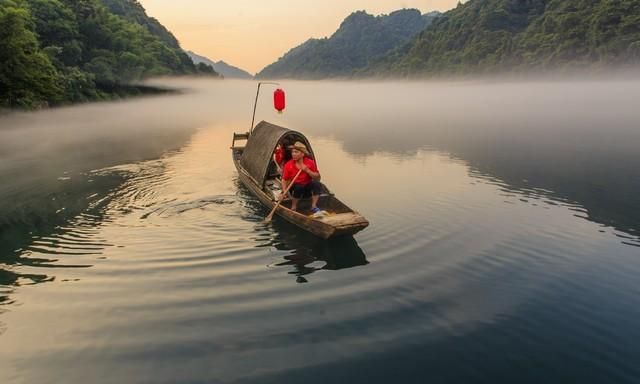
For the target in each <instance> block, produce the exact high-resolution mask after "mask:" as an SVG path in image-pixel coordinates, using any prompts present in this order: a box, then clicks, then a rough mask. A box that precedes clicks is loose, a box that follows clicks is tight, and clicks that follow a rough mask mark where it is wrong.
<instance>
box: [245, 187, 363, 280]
mask: <svg viewBox="0 0 640 384" xmlns="http://www.w3.org/2000/svg"><path fill="white" fill-rule="evenodd" d="M235 184H236V188H237V193H238V197H239V201H241V202H242V204H243V206H244V208H245V211H244V212H243V213H242V214H241V216H242V217H243V219H244V220H248V221H253V222H254V223H255V224H256V226H255V230H256V233H257V234H258V236H256V237H255V241H256V242H257V243H258V244H257V245H256V247H268V248H275V249H276V250H278V251H288V253H287V254H286V255H285V256H283V258H284V260H283V261H280V262H277V263H274V264H270V266H271V267H290V269H289V271H288V272H287V273H288V274H290V275H293V276H295V278H296V282H298V283H306V282H308V280H307V278H308V275H310V274H312V273H313V272H316V271H319V270H339V269H345V268H352V267H358V266H363V265H367V264H369V262H368V261H367V258H366V255H365V254H364V252H363V251H362V249H361V248H360V246H359V245H358V242H357V241H356V240H355V239H354V238H353V236H340V237H335V238H331V239H328V240H324V239H321V238H319V237H317V236H314V235H312V234H310V233H309V232H306V231H304V230H301V229H300V228H298V227H296V226H295V225H293V224H291V223H289V222H287V221H285V220H284V219H282V218H280V217H275V218H274V219H273V220H272V221H271V222H270V223H268V224H266V223H264V218H265V217H266V216H267V214H268V212H267V210H266V208H265V207H264V206H263V205H262V204H261V203H260V201H258V199H257V198H256V197H255V196H253V194H251V192H250V191H249V190H248V189H247V188H246V187H245V186H244V185H242V183H240V181H239V180H237V179H236V181H235Z"/></svg>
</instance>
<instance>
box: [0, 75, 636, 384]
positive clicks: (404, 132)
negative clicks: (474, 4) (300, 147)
mask: <svg viewBox="0 0 640 384" xmlns="http://www.w3.org/2000/svg"><path fill="white" fill-rule="evenodd" d="M150 83H151V84H158V85H162V86H169V87H175V88H179V89H181V90H182V93H180V94H169V95H162V96H154V97H148V98H138V99H130V100H125V101H121V102H112V103H98V104H87V105H79V106H72V107H66V108H60V109H52V110H43V111H38V112H33V113H11V114H9V115H4V116H0V177H1V178H2V180H3V182H2V183H1V184H0V382H3V383H14V382H15V383H18V382H19V383H31V382H60V381H64V382H68V383H84V382H96V383H122V382H154V383H165V382H166V383H170V382H189V383H192V382H193V383H195V382H221V383H235V382H248V383H271V382H273V383H276V382H277V383H281V382H304V383H314V382H317V383H326V382H350V383H360V382H362V383H365V382H366V383H388V382H394V381H395V382H405V383H406V382H415V383H422V382H432V381H435V382H451V383H468V382H486V383H494V382H496V380H497V379H501V380H503V381H508V382H520V383H539V382H581V383H599V382H621V383H622V382H624V383H634V382H637V381H638V380H640V368H638V367H640V364H638V362H639V361H640V347H639V346H640V332H639V331H638V327H637V324H636V323H637V319H638V318H639V317H640V282H639V280H638V279H637V276H638V273H640V258H639V257H638V256H640V199H638V196H640V151H639V150H638V147H639V146H640V126H639V122H640V108H638V102H637V100H640V77H629V78H617V79H608V80H602V79H588V80H576V79H572V80H570V81H569V80H565V81H562V80H557V79H556V80H553V81H551V80H540V79H538V80H531V81H496V80H475V81H472V80H466V81H425V82H337V81H336V82H332V81H323V82H303V81H281V82H280V87H282V88H283V89H284V90H285V92H286V95H287V108H286V110H285V112H284V113H283V114H277V113H276V112H275V111H273V108H272V104H271V97H272V91H273V89H274V88H275V87H273V86H267V85H265V86H263V88H262V92H261V96H260V99H259V103H258V108H257V112H256V123H257V122H259V121H261V120H267V121H269V122H272V123H275V124H279V125H282V126H285V127H288V128H291V129H295V130H297V131H300V132H302V133H303V134H305V135H306V136H307V137H308V138H309V140H310V142H311V144H312V146H313V150H314V153H315V154H316V156H317V161H318V165H319V169H320V171H321V173H322V180H323V181H324V182H325V183H326V184H327V185H328V186H329V188H330V189H331V190H332V192H334V193H335V194H336V195H337V196H338V197H339V198H340V199H341V200H344V201H345V203H347V204H348V205H349V206H350V207H352V208H353V209H355V210H357V211H359V212H360V213H362V214H363V215H364V216H365V217H367V219H369V221H370V222H371V226H370V227H369V228H367V229H366V230H364V231H363V232H361V233H359V234H357V235H356V236H355V237H353V238H345V239H339V240H336V241H329V242H327V241H323V240H319V239H317V238H315V237H313V236H312V235H309V234H307V233H305V232H303V231H301V230H300V229H298V228H295V227H293V226H291V225H289V224H288V223H286V222H283V221H282V220H280V219H278V218H276V219H274V221H273V222H272V223H271V224H265V223H264V222H263V219H264V217H265V216H266V214H267V213H268V212H267V211H266V209H265V208H264V207H262V206H261V204H260V203H259V201H258V200H257V199H256V198H255V197H253V196H252V195H251V193H250V192H249V191H248V190H247V189H246V188H244V187H243V186H242V185H241V184H240V182H239V181H238V178H237V172H236V170H235V168H234V166H233V163H232V160H231V154H230V150H229V146H230V144H231V138H232V133H233V132H245V131H247V130H249V128H250V123H251V113H252V111H253V101H254V98H255V91H256V83H255V82H250V81H231V80H224V81H214V80H203V79H160V80H155V81H152V82H150Z"/></svg>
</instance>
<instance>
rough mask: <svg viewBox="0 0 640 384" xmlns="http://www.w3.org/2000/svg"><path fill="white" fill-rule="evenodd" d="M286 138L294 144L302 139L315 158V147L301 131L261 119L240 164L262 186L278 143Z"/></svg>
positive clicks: (253, 131) (246, 146)
mask: <svg viewBox="0 0 640 384" xmlns="http://www.w3.org/2000/svg"><path fill="white" fill-rule="evenodd" d="M284 138H287V141H289V142H291V144H293V141H300V142H302V143H304V144H305V145H306V146H307V149H308V150H309V153H310V155H311V158H313V159H314V160H315V156H314V154H313V149H312V148H311V145H310V144H309V140H307V138H306V137H305V136H304V135H303V134H302V133H300V132H297V131H293V130H291V129H288V128H284V127H281V126H278V125H275V124H271V123H268V122H266V121H261V122H260V123H258V125H256V126H255V128H254V129H253V130H252V131H251V135H250V136H249V139H248V140H247V144H246V145H245V148H244V151H243V153H242V159H241V160H240V165H241V166H242V168H244V169H245V170H246V171H247V173H249V175H250V176H251V177H252V178H253V180H254V181H255V182H256V183H257V184H258V185H259V186H260V187H261V188H262V187H263V186H264V182H265V180H266V179H267V177H268V174H267V173H268V172H269V164H270V163H271V160H272V158H273V152H274V151H275V149H276V146H277V145H278V143H280V142H282V140H283V139H284Z"/></svg>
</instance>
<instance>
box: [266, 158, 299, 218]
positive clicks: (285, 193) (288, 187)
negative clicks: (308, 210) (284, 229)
mask: <svg viewBox="0 0 640 384" xmlns="http://www.w3.org/2000/svg"><path fill="white" fill-rule="evenodd" d="M300 172H302V169H298V173H296V175H295V176H294V177H293V180H291V182H290V183H289V185H287V188H286V189H285V190H284V192H282V195H280V198H279V199H278V203H277V204H276V206H275V207H273V209H272V210H271V212H269V215H268V216H267V218H266V219H264V222H265V223H268V222H270V221H271V219H272V218H273V214H274V213H276V209H278V207H279V206H280V203H282V200H284V197H285V196H286V195H287V192H289V189H291V186H292V185H293V183H294V182H295V181H296V179H297V178H298V176H300Z"/></svg>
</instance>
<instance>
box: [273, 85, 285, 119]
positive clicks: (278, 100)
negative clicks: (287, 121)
mask: <svg viewBox="0 0 640 384" xmlns="http://www.w3.org/2000/svg"><path fill="white" fill-rule="evenodd" d="M273 107H274V108H275V109H276V110H277V111H278V113H282V111H283V110H284V91H283V90H282V89H280V88H278V89H276V90H275V91H274V92H273Z"/></svg>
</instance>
